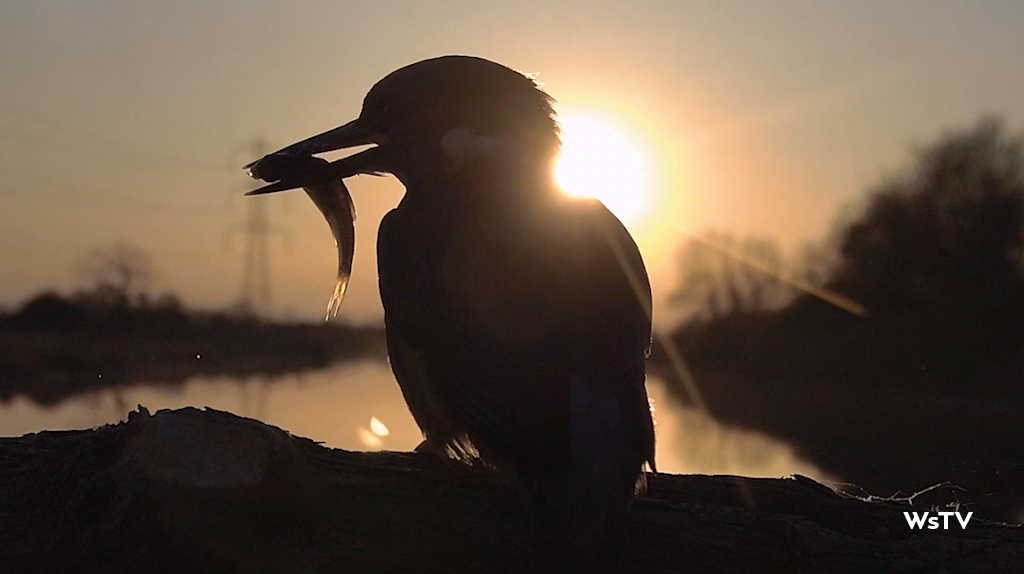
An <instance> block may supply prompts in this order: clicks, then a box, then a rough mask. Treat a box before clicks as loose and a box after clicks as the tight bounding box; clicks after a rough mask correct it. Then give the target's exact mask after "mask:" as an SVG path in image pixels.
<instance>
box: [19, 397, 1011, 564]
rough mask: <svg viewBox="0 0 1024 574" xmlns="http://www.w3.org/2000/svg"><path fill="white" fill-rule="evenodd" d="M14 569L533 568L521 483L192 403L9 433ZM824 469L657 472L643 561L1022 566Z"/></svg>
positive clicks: (639, 540) (633, 531) (986, 534)
mask: <svg viewBox="0 0 1024 574" xmlns="http://www.w3.org/2000/svg"><path fill="white" fill-rule="evenodd" d="M0 484H3V488H2V489H0V571H3V572H7V573H10V572H23V571H34V572H51V571H61V572H136V571H143V570H144V571H147V572H214V571H216V572H227V571H230V572H454V573H458V572H493V573H500V572H531V571H535V565H533V564H532V562H531V561H532V560H533V559H532V556H533V553H532V552H531V550H530V548H531V545H532V544H531V535H530V532H531V530H530V527H529V525H528V520H527V518H526V517H525V515H524V512H523V510H522V507H521V500H520V499H519V497H518V495H517V493H516V492H515V491H514V490H513V489H512V488H510V487H508V485H507V484H504V483H503V482H502V481H501V480H500V479H499V478H497V477H495V476H494V475H492V474H490V473H488V472H485V471H480V470H474V469H471V468H468V467H466V466H464V465H462V464H460V463H455V462H452V463H445V462H442V461H438V460H436V459H433V458H430V457H427V456H424V455H418V454H412V453H356V452H347V451H342V450H332V449H327V448H324V447H322V446H320V445H318V444H316V443H314V442H313V441H310V440H308V439H304V438H298V437H293V436H290V435H288V434H287V433H285V432H283V431H281V430H280V429H277V428H274V427H271V426H267V425H265V424H263V423H260V422H258V421H255V420H251V419H245V418H241V417H237V416H235V415H232V414H229V413H224V412H218V411H213V410H207V411H200V410H196V409H183V410H177V411H161V412H159V413H157V414H155V415H152V416H151V415H150V414H149V413H148V412H147V411H146V410H145V409H144V408H141V407H140V409H139V411H137V412H133V413H131V415H130V416H129V420H128V422H127V423H122V424H119V425H114V426H106V427H102V428H98V429H95V430H89V431H67V432H43V433H39V434H34V435H26V436H24V437H21V438H5V439H0ZM908 509H913V510H919V511H920V510H926V509H924V508H912V507H911V505H910V503H909V502H907V501H903V502H892V501H884V502H866V501H863V500H860V499H856V498H851V497H845V496H841V495H839V494H837V493H835V492H834V491H833V490H831V489H830V488H828V487H826V486H824V485H821V484H818V483H816V482H814V481H811V480H810V479H806V478H802V477H796V478H793V479H750V478H740V477H733V476H671V475H654V476H651V477H650V480H649V489H648V492H647V494H646V495H644V496H642V497H641V498H640V499H638V501H637V502H636V504H635V505H634V507H633V511H632V516H631V521H630V522H631V523H630V536H629V546H630V548H629V552H628V556H629V565H630V566H629V569H630V570H629V571H632V572H776V571H780V572H834V573H843V572H865V573H867V572H870V573H872V574H875V573H878V572H909V571H914V572H918V571H920V572H924V571H931V569H933V568H940V569H942V570H943V571H947V572H1009V571H1012V570H1013V568H1015V567H1016V566H1019V565H1020V563H1021V560H1022V558H1024V531H1022V530H1021V529H1020V528H1017V527H1011V526H1006V525H999V524H992V523H984V522H981V521H977V520H975V521H972V522H971V523H970V524H969V526H968V527H967V529H966V530H962V529H960V527H959V526H958V525H956V524H955V520H954V521H953V522H954V524H953V526H952V527H951V529H950V530H932V531H928V530H924V531H921V530H913V531H912V530H910V529H909V527H908V526H907V523H906V521H905V519H904V516H903V511H904V510H908Z"/></svg>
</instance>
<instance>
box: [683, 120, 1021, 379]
mask: <svg viewBox="0 0 1024 574" xmlns="http://www.w3.org/2000/svg"><path fill="white" fill-rule="evenodd" d="M1022 141H1024V140H1022V137H1021V136H1020V135H1014V134H1010V133H1008V132H1007V130H1006V128H1005V127H1004V126H1003V124H1002V123H1001V122H999V121H997V120H994V119H984V120H982V121H980V122H979V123H978V124H977V125H975V126H973V127H972V128H970V129H967V130H962V131H955V132H951V133H948V134H946V135H945V136H943V137H942V138H941V139H940V140H939V141H937V142H935V143H934V144H932V145H930V146H927V147H925V148H923V149H921V150H919V151H918V152H917V153H916V154H915V157H914V159H913V161H912V162H911V164H910V165H908V166H906V167H905V168H904V169H903V170H902V171H900V172H899V173H897V174H896V175H893V176H891V177H888V178H887V179H885V180H884V181H883V182H881V183H880V184H879V185H877V186H876V187H874V188H873V189H871V190H870V191H869V193H868V194H867V197H866V200H865V201H864V204H863V206H862V208H861V209H859V210H858V211H857V212H854V213H852V214H850V215H847V216H846V217H844V218H843V219H842V220H841V221H840V222H839V223H838V224H837V225H836V228H835V230H834V231H833V233H832V238H831V239H830V240H829V241H828V242H827V243H826V244H824V245H822V246H819V247H817V248H809V249H807V250H806V251H805V253H804V254H803V255H804V257H803V262H804V269H803V270H802V271H800V272H799V273H798V275H799V276H800V277H801V278H802V279H803V280H805V281H807V282H809V283H812V284H815V285H817V286H821V287H823V288H825V289H827V290H829V291H831V292H835V293H837V294H841V295H842V296H844V297H847V298H849V299H852V300H854V301H856V302H857V303H859V304H860V305H862V306H863V307H864V308H865V309H866V313H865V314H864V315H863V316H856V315H853V314H850V313H848V312H846V311H843V310H841V309H839V308H836V307H835V306H833V305H830V304H829V303H827V302H825V301H823V300H821V299H820V298H818V297H815V296H812V295H809V294H807V293H804V292H801V291H799V290H796V289H793V288H792V287H790V286H788V285H786V284H785V283H784V282H780V281H778V280H777V279H776V278H775V277H773V276H772V275H771V274H770V273H767V274H766V273H765V272H764V269H765V268H769V269H771V268H779V267H780V263H779V261H780V258H779V255H778V250H777V249H775V248H774V247H773V246H772V244H771V243H770V242H766V241H763V240H760V241H755V240H746V241H737V240H734V239H731V238H729V237H728V236H721V235H719V236H712V240H713V242H716V243H717V245H715V246H714V247H713V248H711V247H708V246H707V245H704V244H702V243H700V242H692V243H691V244H690V245H689V246H688V247H687V248H686V249H684V251H683V259H682V263H683V269H684V274H683V276H684V280H683V282H682V284H681V286H680V289H679V291H678V294H677V295H676V298H675V300H676V301H677V302H678V303H680V304H687V305H691V306H694V312H693V314H692V319H691V320H690V321H689V322H688V323H687V324H685V325H684V326H683V327H682V328H680V329H679V330H678V332H677V333H676V334H675V340H676V342H677V344H678V345H680V346H681V347H682V348H683V350H684V354H685V355H686V356H687V358H688V359H689V360H690V361H691V362H692V363H695V364H696V366H698V367H700V366H716V365H717V366H727V367H728V368H730V369H734V370H737V371H742V372H743V373H745V376H747V377H750V378H753V379H756V380H765V381H767V380H772V381H786V383H781V382H779V383H774V384H798V383H799V382H801V381H804V382H812V381H821V380H826V379H827V380H829V381H833V382H843V383H847V384H851V385H881V386H892V385H895V386H899V387H904V388H927V389H933V390H936V391H941V392H957V393H964V394H972V395H974V394H978V393H981V394H992V395H996V396H1001V395H1004V394H1005V393H1007V392H1012V393H1015V394H1019V395H1022V396H1024V385H1022V384H1020V383H1021V379H1022V377H1024V144H1022ZM722 245H724V246H725V247H726V251H728V250H730V249H731V250H732V251H733V252H734V253H732V254H729V253H722V251H723V249H722V248H721V247H722ZM735 253H739V254H741V255H742V257H740V258H737V257H735V256H733V255H735ZM744 258H746V259H749V260H754V261H755V262H759V263H760V264H761V265H760V266H759V269H755V268H753V267H751V266H750V265H747V264H745V263H744V262H743V261H742V259H744Z"/></svg>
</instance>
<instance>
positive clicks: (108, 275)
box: [80, 242, 153, 301]
mask: <svg viewBox="0 0 1024 574" xmlns="http://www.w3.org/2000/svg"><path fill="white" fill-rule="evenodd" d="M80 272H81V274H82V275H83V276H85V277H86V278H87V280H88V281H89V282H90V283H92V284H93V286H94V288H95V290H96V291H97V292H102V291H107V292H110V293H112V294H114V295H116V296H118V297H119V298H121V299H123V300H124V301H130V300H131V299H132V298H133V297H138V296H140V295H143V294H144V293H145V292H146V290H147V289H148V287H149V282H150V280H151V279H152V277H153V264H152V259H151V258H150V256H149V254H147V253H146V252H145V251H143V250H141V249H139V248H137V247H132V246H130V245H126V244H124V243H121V242H115V243H113V244H111V245H108V246H106V247H99V248H96V249H93V250H92V251H90V252H89V254H88V255H87V256H86V260H85V263H84V264H83V265H82V267H81V270H80Z"/></svg>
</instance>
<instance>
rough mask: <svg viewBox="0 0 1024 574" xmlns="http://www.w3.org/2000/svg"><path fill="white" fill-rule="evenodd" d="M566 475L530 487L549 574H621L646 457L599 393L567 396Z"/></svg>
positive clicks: (585, 389) (631, 429)
mask: <svg viewBox="0 0 1024 574" xmlns="http://www.w3.org/2000/svg"><path fill="white" fill-rule="evenodd" d="M570 410H571V413H570V415H571V441H570V442H571V448H572V453H571V457H570V461H569V464H568V467H567V468H565V469H564V471H563V472H558V473H553V474H546V475H545V476H544V477H539V478H535V479H533V480H532V481H530V482H528V485H527V486H528V490H529V495H530V498H531V501H530V502H531V507H532V511H533V518H534V521H535V531H536V532H537V536H538V540H537V543H538V547H539V551H540V559H541V561H542V562H543V563H545V564H546V565H547V566H548V568H549V571H550V572H560V573H563V572H568V573H580V574H584V573H585V574H591V573H597V574H611V573H618V572H620V571H621V565H622V559H623V552H624V548H625V540H626V527H627V514H628V511H629V507H630V505H631V503H632V500H633V498H634V495H635V494H636V492H637V489H638V488H639V487H641V485H642V484H643V472H642V465H643V463H644V461H645V459H646V452H644V450H643V448H638V447H639V446H640V445H642V444H643V440H642V438H641V437H639V436H636V435H637V431H636V425H635V424H634V422H633V421H632V420H631V418H630V416H629V415H628V414H626V413H625V412H623V410H622V405H621V404H619V403H617V402H616V401H614V400H612V397H606V396H603V394H602V393H601V391H600V390H599V389H594V388H592V387H589V386H585V385H583V384H582V383H578V382H574V383H573V387H572V389H571V407H570Z"/></svg>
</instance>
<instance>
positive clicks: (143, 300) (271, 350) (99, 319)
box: [0, 244, 385, 403]
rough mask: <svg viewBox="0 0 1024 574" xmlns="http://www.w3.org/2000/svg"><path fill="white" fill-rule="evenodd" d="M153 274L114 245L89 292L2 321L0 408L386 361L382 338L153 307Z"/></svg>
mask: <svg viewBox="0 0 1024 574" xmlns="http://www.w3.org/2000/svg"><path fill="white" fill-rule="evenodd" d="M150 268H151V265H150V263H149V260H148V257H146V256H145V254H144V253H143V252H141V251H139V250H137V249H134V248H128V247H125V246H123V245H119V244H115V245H114V246H113V247H110V248H105V249H100V250H97V251H95V252H93V253H91V254H90V256H89V258H88V260H87V264H86V265H85V266H83V269H84V270H85V271H84V273H85V275H87V276H88V277H89V278H90V279H91V283H92V285H91V287H89V288H86V289H81V290H79V291H76V292H75V293H73V294H71V295H69V296H64V295H61V294H59V293H56V292H52V291H49V292H44V293H41V294H38V295H36V296H34V297H32V298H30V299H29V300H28V301H26V302H25V303H24V304H22V305H21V307H20V308H18V309H17V310H15V311H13V312H9V313H0V400H6V399H9V398H11V397H13V396H16V395H19V394H21V395H27V396H29V397H31V398H33V399H35V400H36V401H38V402H41V403H55V402H59V401H60V400H63V399H64V398H66V397H68V396H71V395H75V394H78V393H82V392H86V391H89V390H92V389H96V388H107V387H115V386H119V385H124V384H132V383H137V382H150V383H161V382H162V383H180V382H183V381H185V380H186V379H188V378H189V377H193V376H197V375H207V376H210V375H234V376H240V377H243V376H251V375H256V374H277V373H285V372H293V371H301V370H308V369H319V368H323V367H326V366H328V365H330V364H332V363H334V362H337V361H342V360H353V359H360V358H370V359H378V360H383V359H384V357H385V350H384V337H383V329H382V328H381V327H376V326H371V327H362V326H352V325H344V324H336V323H323V322H319V323H308V324H303V323H291V324H279V323H274V322H270V321H265V320H261V319H259V318H258V317H255V316H253V315H252V314H245V313H237V312H224V311H190V310H187V309H185V307H184V306H183V305H182V303H181V301H180V300H179V299H178V298H177V297H176V296H174V295H173V294H165V295H161V296H159V297H157V298H155V299H154V298H151V297H150V296H149V295H148V293H147V291H146V288H145V285H146V283H147V281H148V280H149V277H150V276H151V271H150Z"/></svg>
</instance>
